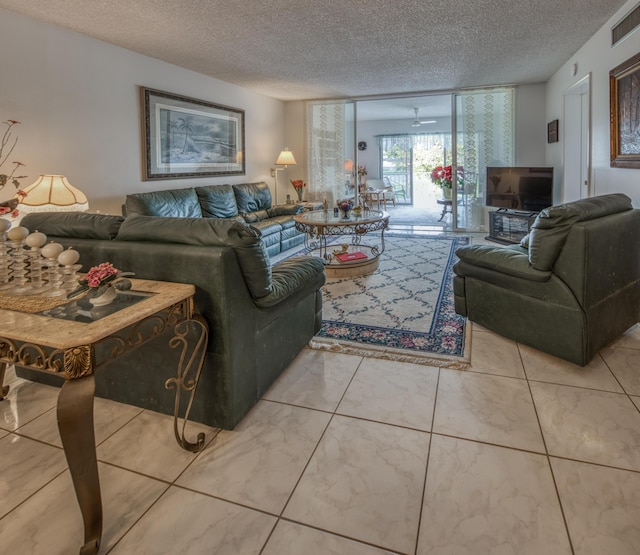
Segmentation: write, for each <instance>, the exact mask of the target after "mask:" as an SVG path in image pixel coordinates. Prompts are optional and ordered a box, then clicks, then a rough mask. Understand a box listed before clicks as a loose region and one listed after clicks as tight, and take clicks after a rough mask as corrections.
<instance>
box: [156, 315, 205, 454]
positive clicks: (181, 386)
mask: <svg viewBox="0 0 640 555" xmlns="http://www.w3.org/2000/svg"><path fill="white" fill-rule="evenodd" d="M190 333H195V334H196V338H195V342H194V341H193V340H190V338H189V335H190ZM208 335H209V328H208V326H207V322H206V321H205V320H204V318H202V317H200V316H194V317H193V318H191V319H189V320H185V321H184V322H180V323H179V324H178V325H177V326H176V327H175V335H174V336H173V337H172V338H171V340H170V341H169V345H170V346H171V347H172V348H174V349H176V348H180V360H179V362H178V375H177V377H175V378H169V379H168V380H167V381H166V382H165V384H164V386H165V387H166V388H167V389H170V388H175V390H176V399H175V405H174V409H173V432H174V434H175V436H176V441H177V442H178V444H179V445H180V447H182V448H183V449H186V450H187V451H191V452H192V453H197V452H198V451H201V450H202V449H203V448H204V437H205V436H204V433H202V432H200V433H199V434H198V435H197V437H196V442H195V443H192V442H190V441H188V440H187V439H186V437H185V435H184V430H185V427H186V425H187V422H188V420H189V413H190V412H191V406H192V405H193V399H194V397H195V394H196V389H197V388H198V381H199V380H200V373H201V372H202V365H203V363H204V356H205V353H206V350H207V337H208ZM183 391H186V392H188V393H189V400H188V402H187V408H186V410H185V414H184V419H183V421H182V432H180V431H179V430H178V427H179V426H178V420H179V418H180V396H181V395H182V392H183Z"/></svg>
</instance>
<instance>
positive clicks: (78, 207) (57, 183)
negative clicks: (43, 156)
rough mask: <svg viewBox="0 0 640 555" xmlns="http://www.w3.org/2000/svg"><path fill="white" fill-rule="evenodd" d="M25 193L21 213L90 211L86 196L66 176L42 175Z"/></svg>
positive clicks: (21, 203) (21, 202)
mask: <svg viewBox="0 0 640 555" xmlns="http://www.w3.org/2000/svg"><path fill="white" fill-rule="evenodd" d="M24 192H25V193H26V196H25V197H24V198H23V199H22V200H21V201H20V207H19V209H20V212H25V213H28V212H84V211H86V210H88V209H89V201H88V200H87V197H86V196H85V194H84V193H83V192H82V191H80V190H78V189H76V188H75V187H74V186H73V185H71V183H69V181H68V180H67V178H66V177H65V176H64V175H41V176H40V177H39V178H38V179H36V181H35V183H33V184H31V185H29V186H28V187H27V188H26V189H25V190H24Z"/></svg>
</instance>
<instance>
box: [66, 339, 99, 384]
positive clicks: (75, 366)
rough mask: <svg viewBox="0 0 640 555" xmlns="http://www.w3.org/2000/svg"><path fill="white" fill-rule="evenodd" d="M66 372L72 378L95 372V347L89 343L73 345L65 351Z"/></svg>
mask: <svg viewBox="0 0 640 555" xmlns="http://www.w3.org/2000/svg"><path fill="white" fill-rule="evenodd" d="M64 374H65V376H66V377H67V378H69V379H70V380H75V379H77V378H82V377H84V376H89V375H90V374H93V348H92V347H91V346H89V345H82V346H80V347H72V348H71V349H66V350H65V352H64Z"/></svg>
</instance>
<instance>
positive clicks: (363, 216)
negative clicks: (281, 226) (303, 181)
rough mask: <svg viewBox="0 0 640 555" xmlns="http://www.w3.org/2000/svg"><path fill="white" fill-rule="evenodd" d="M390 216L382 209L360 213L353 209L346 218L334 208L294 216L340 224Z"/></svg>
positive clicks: (305, 219)
mask: <svg viewBox="0 0 640 555" xmlns="http://www.w3.org/2000/svg"><path fill="white" fill-rule="evenodd" d="M388 217H389V214H388V213H387V212H384V211H382V210H363V211H362V212H361V213H360V214H354V212H353V210H352V211H351V212H349V216H348V217H346V218H345V217H344V216H343V215H342V213H339V214H335V213H334V211H333V210H327V211H324V210H313V211H311V212H303V213H302V214H298V215H297V216H295V217H294V220H296V221H299V222H303V223H306V224H317V225H321V224H325V225H340V224H359V223H367V222H375V221H379V220H382V219H384V218H388Z"/></svg>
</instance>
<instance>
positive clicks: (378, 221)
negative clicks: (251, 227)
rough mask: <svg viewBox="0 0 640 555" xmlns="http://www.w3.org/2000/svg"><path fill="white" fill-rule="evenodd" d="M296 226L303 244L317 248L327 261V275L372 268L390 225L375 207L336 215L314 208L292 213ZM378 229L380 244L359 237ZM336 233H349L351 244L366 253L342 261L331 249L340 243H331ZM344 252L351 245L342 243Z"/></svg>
mask: <svg viewBox="0 0 640 555" xmlns="http://www.w3.org/2000/svg"><path fill="white" fill-rule="evenodd" d="M294 222H295V227H296V229H297V230H298V231H301V232H303V233H305V247H306V249H307V251H308V252H309V253H312V252H316V253H317V254H318V255H319V256H320V257H321V258H323V259H324V260H325V262H326V268H325V272H326V274H327V277H339V278H344V277H354V276H361V275H366V274H370V273H372V272H375V270H376V269H377V268H378V265H379V262H380V256H381V255H382V253H383V252H384V248H385V246H384V232H385V230H386V229H387V227H388V225H389V214H387V213H386V212H381V211H376V210H364V211H363V212H362V213H361V214H360V215H350V216H349V217H346V218H345V217H338V216H335V215H334V214H333V212H328V211H323V210H317V211H313V212H305V213H303V214H299V215H297V216H294ZM374 232H380V245H379V246H378V245H366V244H364V243H362V237H364V236H365V235H367V234H371V233H374ZM336 236H351V247H352V249H353V250H356V251H360V252H361V253H362V254H364V255H365V256H366V258H363V259H361V260H356V261H349V262H348V263H341V262H339V261H338V260H337V258H336V257H335V256H334V252H333V250H331V249H330V247H331V248H332V249H336V247H339V246H340V245H337V244H331V242H330V241H329V239H332V238H335V237H336ZM342 249H343V251H344V252H348V251H349V250H350V247H349V245H348V244H347V243H344V244H343V245H342ZM338 250H339V249H338Z"/></svg>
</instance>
